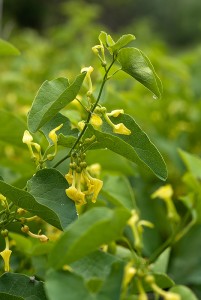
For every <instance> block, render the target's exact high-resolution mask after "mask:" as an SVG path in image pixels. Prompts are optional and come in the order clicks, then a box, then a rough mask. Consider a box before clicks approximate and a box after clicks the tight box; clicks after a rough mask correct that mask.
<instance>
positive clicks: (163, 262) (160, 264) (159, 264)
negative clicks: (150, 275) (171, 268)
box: [151, 248, 170, 273]
mask: <svg viewBox="0 0 201 300" xmlns="http://www.w3.org/2000/svg"><path fill="white" fill-rule="evenodd" d="M169 257H170V248H167V249H165V251H163V252H162V253H161V255H160V256H159V257H158V258H157V260H156V261H155V262H154V264H153V266H152V268H151V270H152V271H153V272H160V273H166V272H167V268H168V263H169Z"/></svg>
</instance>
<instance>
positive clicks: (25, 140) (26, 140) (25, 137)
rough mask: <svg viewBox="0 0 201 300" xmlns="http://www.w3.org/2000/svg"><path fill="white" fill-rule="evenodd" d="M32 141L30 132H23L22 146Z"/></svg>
mask: <svg viewBox="0 0 201 300" xmlns="http://www.w3.org/2000/svg"><path fill="white" fill-rule="evenodd" d="M32 141H33V137H32V135H31V134H30V132H29V131H28V130H25V132H24V135H23V138H22V142H23V143H24V144H30V143H31V142H32Z"/></svg>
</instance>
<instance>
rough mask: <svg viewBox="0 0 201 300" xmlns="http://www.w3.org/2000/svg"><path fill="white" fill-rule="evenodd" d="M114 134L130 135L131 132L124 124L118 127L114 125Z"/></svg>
mask: <svg viewBox="0 0 201 300" xmlns="http://www.w3.org/2000/svg"><path fill="white" fill-rule="evenodd" d="M113 132H114V133H118V134H125V135H130V134H131V131H130V129H128V128H127V127H126V126H125V125H124V124H123V123H119V124H117V125H114V127H113Z"/></svg>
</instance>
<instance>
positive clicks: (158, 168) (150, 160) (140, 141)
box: [87, 114, 167, 180]
mask: <svg viewBox="0 0 201 300" xmlns="http://www.w3.org/2000/svg"><path fill="white" fill-rule="evenodd" d="M110 119H111V121H112V122H113V123H114V124H117V123H123V124H124V125H125V126H126V127H127V128H128V129H130V130H131V134H130V135H123V134H115V133H113V131H112V127H111V126H110V125H108V124H107V123H106V122H103V127H102V131H103V132H101V131H98V130H95V129H94V128H93V127H92V126H90V125H89V126H88V132H87V135H88V136H92V135H95V136H96V139H97V143H96V144H95V146H94V148H103V149H104V148H108V149H110V150H111V151H113V152H116V153H117V154H120V155H122V156H124V157H125V158H127V159H128V160H131V161H133V162H134V163H136V164H139V165H143V166H147V167H149V169H150V170H151V171H152V172H153V173H154V174H155V175H156V176H157V177H159V178H160V179H162V180H166V178H167V169H166V165H165V162H164V160H163V158H162V156H161V154H160V153H159V151H158V149H157V148H156V147H155V146H154V144H153V143H152V142H151V141H150V139H149V138H148V136H147V135H146V134H145V133H144V132H143V131H142V129H141V128H140V127H139V126H138V125H137V123H136V122H135V120H134V119H133V118H132V117H131V116H129V115H126V114H122V115H120V116H118V117H117V118H114V117H110Z"/></svg>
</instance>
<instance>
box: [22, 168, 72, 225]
mask: <svg viewBox="0 0 201 300" xmlns="http://www.w3.org/2000/svg"><path fill="white" fill-rule="evenodd" d="M67 188H68V183H67V181H66V180H65V178H64V177H63V175H62V174H61V173H60V172H59V171H57V170H55V169H43V170H40V171H38V172H37V173H36V174H35V175H34V176H33V177H32V178H31V179H30V180H29V181H28V182H27V190H28V192H29V193H30V194H31V195H32V196H33V197H34V198H35V199H36V201H37V202H38V203H40V204H42V205H43V206H45V207H47V208H49V209H50V210H52V211H53V212H54V213H55V214H56V216H57V218H58V220H59V223H60V224H61V226H60V228H62V229H64V228H65V227H66V226H67V225H69V224H70V223H72V222H73V221H74V220H75V219H76V218H77V213H76V209H75V204H74V202H73V201H72V200H71V199H69V198H68V197H67V196H66V193H65V190H66V189H67ZM52 225H53V224H52ZM56 227H57V226H56Z"/></svg>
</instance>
